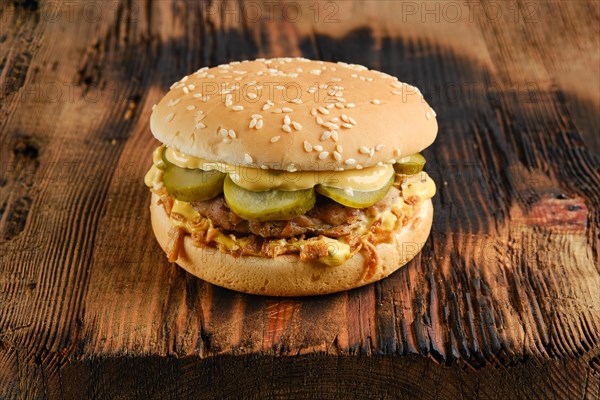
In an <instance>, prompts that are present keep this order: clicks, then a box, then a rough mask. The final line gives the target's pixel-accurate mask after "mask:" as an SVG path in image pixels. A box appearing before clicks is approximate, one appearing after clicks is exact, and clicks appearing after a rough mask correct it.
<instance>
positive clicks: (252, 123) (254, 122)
mask: <svg viewBox="0 0 600 400" xmlns="http://www.w3.org/2000/svg"><path fill="white" fill-rule="evenodd" d="M257 122H258V120H257V119H255V118H252V120H250V125H248V128H250V129H252V128H254V127H255V126H256V123H257Z"/></svg>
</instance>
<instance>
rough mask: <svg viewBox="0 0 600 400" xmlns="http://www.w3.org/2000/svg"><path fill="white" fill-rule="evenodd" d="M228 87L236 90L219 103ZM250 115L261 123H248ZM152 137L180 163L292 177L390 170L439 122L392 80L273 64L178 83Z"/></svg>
mask: <svg viewBox="0 0 600 400" xmlns="http://www.w3.org/2000/svg"><path fill="white" fill-rule="evenodd" d="M319 71H320V72H319ZM252 81H255V82H256V85H259V86H262V89H260V90H258V89H256V86H251V82H252ZM235 84H239V89H235V88H234V89H232V90H231V92H230V93H226V92H223V93H220V92H222V91H223V90H227V89H231V88H232V87H233V86H234V85H235ZM323 84H328V85H329V86H328V87H327V88H322V87H320V86H319V85H323ZM226 85H227V86H226ZM317 87H318V88H319V89H318V91H317V92H314V93H311V92H310V91H309V90H313V89H310V88H315V89H316V88H317ZM282 88H283V90H282ZM228 94H229V95H231V102H230V103H229V102H228V101H227V99H226V96H227V95H228ZM295 99H299V100H301V103H295V102H294V101H295ZM267 101H271V102H272V104H267ZM240 106H241V107H243V109H242V110H239V111H235V110H236V109H239V107H240ZM266 107H268V109H263V108H266ZM327 107H331V108H327ZM319 110H320V111H319ZM311 112H312V114H315V113H316V115H312V114H311ZM253 115H260V116H261V118H254V119H255V121H256V122H254V123H252V120H253V118H252V116H253ZM286 116H287V117H289V121H287V122H289V124H287V125H286V124H285V122H286V118H285V117H286ZM317 117H319V118H321V119H322V120H323V121H317ZM335 118H338V120H335ZM259 120H262V122H260V123H259V122H258V121H259ZM332 120H334V121H335V122H332ZM251 123H252V124H255V125H254V128H250V124H251ZM320 123H321V124H320ZM326 123H330V124H331V123H333V124H335V125H337V128H336V126H334V125H329V126H324V125H322V124H326ZM260 124H262V127H261V128H260V129H256V128H257V127H258V126H259V125H260ZM344 124H345V125H344ZM284 125H285V126H286V127H284ZM150 128H151V130H152V133H153V134H154V136H155V137H156V138H157V139H158V140H160V141H161V142H163V143H165V144H166V145H167V146H170V147H173V148H175V149H177V150H180V151H182V152H183V153H186V154H188V155H192V156H196V157H200V158H204V159H206V160H210V161H223V162H227V163H230V164H235V165H245V166H254V167H256V166H261V167H263V168H266V167H268V168H271V169H280V170H292V171H293V170H295V169H298V170H334V169H336V168H344V169H354V168H357V166H359V165H360V166H362V167H368V166H372V165H376V164H377V163H378V162H383V163H392V162H394V160H398V159H400V158H402V157H404V156H407V155H410V154H413V153H416V152H419V151H421V150H422V149H424V148H425V147H427V146H429V145H430V144H431V143H432V142H433V140H434V139H435V136H436V133H437V122H436V118H435V112H434V111H433V110H432V109H431V107H430V106H429V105H428V104H427V102H426V101H425V100H424V99H423V96H422V95H421V93H420V92H419V90H418V89H417V88H415V87H413V86H410V85H407V84H403V83H401V82H399V81H398V80H397V78H395V77H392V76H390V75H387V74H385V73H382V72H379V71H374V70H368V69H366V68H365V67H362V66H358V65H349V64H340V63H338V64H335V63H329V62H323V61H310V60H306V59H301V58H281V59H271V60H255V61H243V62H238V63H231V64H226V65H222V66H219V67H215V68H210V69H202V70H199V71H197V72H195V73H194V74H191V75H189V76H187V77H185V78H184V79H182V80H181V81H179V82H176V83H175V84H174V85H173V86H172V88H171V90H170V91H169V92H168V93H167V94H166V96H165V97H164V98H163V99H162V100H161V101H160V103H159V104H158V105H157V106H156V107H155V109H154V111H153V113H152V116H151V119H150ZM333 131H335V132H336V133H333ZM325 132H330V133H325ZM329 135H331V136H329ZM328 136H329V137H328ZM336 138H337V142H336V141H335V139H336ZM318 146H322V149H319V147H318ZM337 146H339V147H337ZM315 147H316V148H315ZM307 149H308V150H307ZM336 152H337V153H336ZM359 168H360V167H359Z"/></svg>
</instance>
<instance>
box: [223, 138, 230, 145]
mask: <svg viewBox="0 0 600 400" xmlns="http://www.w3.org/2000/svg"><path fill="white" fill-rule="evenodd" d="M223 143H227V144H229V143H231V139H230V138H228V137H226V138H225V139H223Z"/></svg>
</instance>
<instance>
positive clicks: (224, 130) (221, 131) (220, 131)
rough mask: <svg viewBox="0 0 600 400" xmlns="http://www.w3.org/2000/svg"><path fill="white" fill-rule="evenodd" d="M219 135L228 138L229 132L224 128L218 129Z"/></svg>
mask: <svg viewBox="0 0 600 400" xmlns="http://www.w3.org/2000/svg"><path fill="white" fill-rule="evenodd" d="M219 135H221V136H228V135H229V131H228V130H227V129H225V128H221V129H219Z"/></svg>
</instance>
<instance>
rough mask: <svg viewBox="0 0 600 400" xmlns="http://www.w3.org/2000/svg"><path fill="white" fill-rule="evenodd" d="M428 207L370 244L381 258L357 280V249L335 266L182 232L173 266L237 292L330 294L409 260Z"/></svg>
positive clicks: (161, 238)
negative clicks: (223, 246)
mask: <svg viewBox="0 0 600 400" xmlns="http://www.w3.org/2000/svg"><path fill="white" fill-rule="evenodd" d="M157 201H158V196H157V195H155V194H153V195H152V200H151V204H150V214H151V217H152V228H153V230H154V234H155V235H156V238H157V240H158V243H159V244H160V246H161V247H162V248H163V250H164V249H165V247H166V245H167V243H168V240H169V239H168V231H169V229H171V225H170V222H169V218H168V216H167V214H166V213H165V211H164V209H163V207H162V206H159V205H157ZM432 218H433V207H432V204H431V200H429V199H428V200H426V201H424V202H423V203H422V205H421V206H420V208H419V209H418V210H417V211H416V213H415V215H414V217H413V218H412V219H411V221H409V223H408V224H407V225H406V226H405V227H404V228H403V229H402V230H401V231H399V232H398V233H397V234H396V236H395V243H392V244H379V245H377V246H376V249H377V253H378V254H379V257H380V259H381V260H382V262H381V263H380V264H379V265H378V266H377V269H376V271H375V273H374V274H373V275H372V276H371V277H370V278H369V279H366V280H365V279H363V276H364V273H365V266H364V262H365V257H364V255H363V254H362V253H360V252H359V253H357V254H356V255H354V257H352V258H350V259H349V260H348V261H346V263H345V264H343V265H341V266H339V267H331V266H328V265H324V264H321V263H319V262H316V261H315V262H307V261H301V260H300V259H299V258H298V257H297V256H295V255H285V256H279V257H276V258H262V257H253V256H242V257H239V258H236V257H233V256H231V255H230V254H223V253H221V252H220V251H219V250H217V249H214V248H208V247H202V248H199V247H196V246H194V245H193V243H192V240H191V239H190V237H189V236H188V235H186V236H185V239H184V242H183V246H182V249H181V251H180V253H179V258H178V259H177V264H179V265H180V266H181V267H183V268H184V269H185V270H187V271H188V272H189V273H191V274H192V275H195V276H197V277H199V278H201V279H203V280H205V281H208V282H210V283H212V284H215V285H218V286H222V287H225V288H228V289H233V290H237V291H240V292H246V293H253V294H262V295H270V296H308V295H316V294H325V293H334V292H339V291H342V290H347V289H352V288H356V287H359V286H363V285H366V284H368V283H371V282H375V281H378V280H380V279H383V278H385V277H386V276H388V275H390V274H391V273H392V272H394V271H396V270H397V269H399V268H400V267H401V266H403V265H404V264H406V263H407V262H408V261H410V260H411V259H412V258H413V257H414V256H415V255H417V254H418V252H419V251H420V250H421V248H422V247H423V244H424V243H425V241H426V240H427V236H428V235H429V231H430V229H431V222H432Z"/></svg>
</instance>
